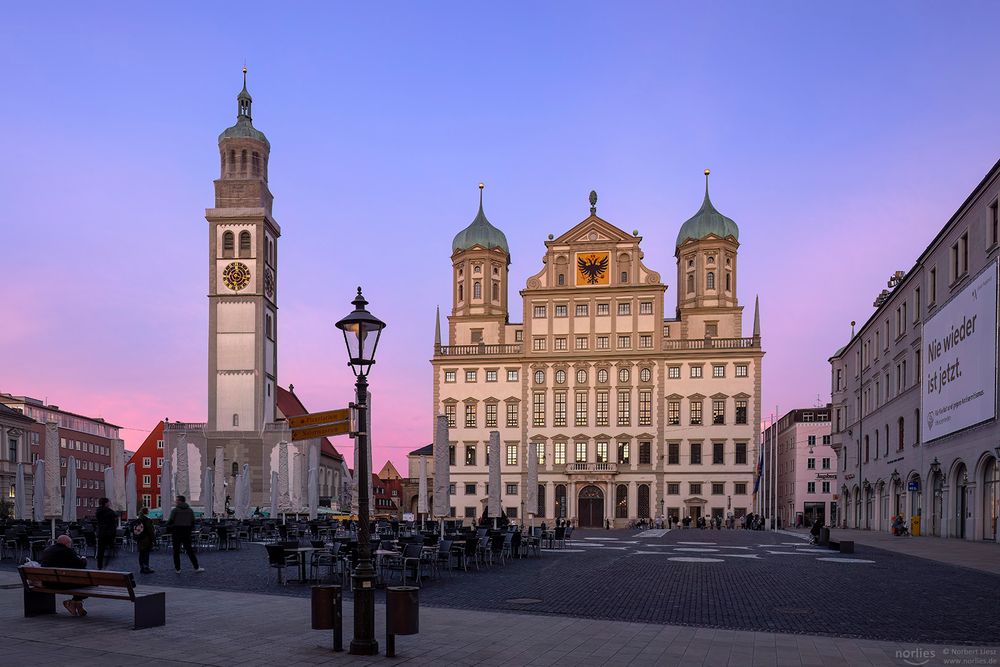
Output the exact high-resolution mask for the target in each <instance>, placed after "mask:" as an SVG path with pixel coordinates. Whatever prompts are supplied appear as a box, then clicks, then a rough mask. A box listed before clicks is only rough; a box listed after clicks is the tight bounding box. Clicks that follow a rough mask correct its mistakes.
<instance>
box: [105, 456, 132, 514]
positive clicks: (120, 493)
mask: <svg viewBox="0 0 1000 667" xmlns="http://www.w3.org/2000/svg"><path fill="white" fill-rule="evenodd" d="M111 468H112V469H113V470H114V471H115V495H113V496H111V495H109V496H108V498H111V505H112V506H113V507H114V508H115V511H116V512H118V515H119V516H121V513H122V512H124V511H125V508H126V506H127V503H126V496H127V493H126V491H125V441H124V440H121V439H118V438H116V439H115V440H114V444H113V445H112V446H111ZM129 516H132V515H131V514H130V515H129Z"/></svg>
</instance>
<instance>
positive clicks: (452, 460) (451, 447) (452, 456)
mask: <svg viewBox="0 0 1000 667" xmlns="http://www.w3.org/2000/svg"><path fill="white" fill-rule="evenodd" d="M448 465H450V466H453V465H455V445H448ZM392 495H396V491H395V490H393V492H392Z"/></svg>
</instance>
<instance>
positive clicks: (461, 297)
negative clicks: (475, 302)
mask: <svg viewBox="0 0 1000 667" xmlns="http://www.w3.org/2000/svg"><path fill="white" fill-rule="evenodd" d="M458 300H459V301H464V300H465V286H464V285H459V286H458Z"/></svg>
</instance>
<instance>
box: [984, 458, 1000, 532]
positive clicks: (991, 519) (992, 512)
mask: <svg viewBox="0 0 1000 667" xmlns="http://www.w3.org/2000/svg"><path fill="white" fill-rule="evenodd" d="M998 504H1000V466H998V465H997V460H996V459H995V458H994V459H991V460H989V461H987V462H986V465H985V466H984V467H983V539H984V540H993V541H996V539H997V511H998V507H997V505H998Z"/></svg>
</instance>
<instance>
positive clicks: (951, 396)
mask: <svg viewBox="0 0 1000 667" xmlns="http://www.w3.org/2000/svg"><path fill="white" fill-rule="evenodd" d="M922 345H923V350H922V355H923V362H924V363H923V372H924V378H923V385H922V386H921V395H920V399H921V405H922V410H921V414H922V417H923V420H924V441H925V442H931V441H933V440H937V439H938V438H943V437H944V436H946V435H951V434H952V433H955V432H956V431H960V430H962V429H965V428H968V427H970V426H975V425H976V424H980V423H982V422H984V421H987V420H989V419H993V418H994V417H995V416H996V403H997V397H996V389H997V261H996V260H994V261H993V262H992V263H991V264H990V265H989V266H987V267H986V268H985V269H984V270H983V271H981V272H980V273H979V274H978V275H977V276H975V277H974V278H973V279H972V280H971V281H970V283H969V284H968V285H966V287H965V288H963V289H962V291H961V292H959V293H958V294H957V295H955V297H954V298H953V299H952V300H951V301H949V302H948V303H947V304H945V305H944V306H943V307H942V308H941V309H940V310H939V311H938V312H936V313H935V314H934V316H933V317H931V318H930V319H928V320H927V321H926V322H925V323H924V329H923V338H922Z"/></svg>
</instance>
